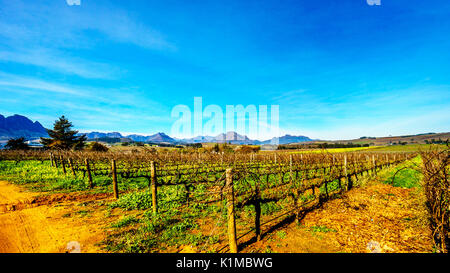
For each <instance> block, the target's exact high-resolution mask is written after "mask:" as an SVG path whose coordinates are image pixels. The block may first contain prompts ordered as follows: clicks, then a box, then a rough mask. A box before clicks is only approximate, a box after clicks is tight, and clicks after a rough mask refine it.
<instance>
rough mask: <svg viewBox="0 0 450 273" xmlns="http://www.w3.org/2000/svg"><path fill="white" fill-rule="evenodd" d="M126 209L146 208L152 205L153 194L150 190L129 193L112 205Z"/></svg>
mask: <svg viewBox="0 0 450 273" xmlns="http://www.w3.org/2000/svg"><path fill="white" fill-rule="evenodd" d="M110 206H111V207H112V208H122V209H124V210H145V209H149V208H151V207H152V195H151V194H150V193H149V192H148V191H144V192H134V193H128V194H125V195H122V196H120V198H119V200H117V201H116V202H114V203H112V204H111V205H110Z"/></svg>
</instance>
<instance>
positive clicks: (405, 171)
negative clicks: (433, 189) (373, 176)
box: [381, 157, 423, 188]
mask: <svg viewBox="0 0 450 273" xmlns="http://www.w3.org/2000/svg"><path fill="white" fill-rule="evenodd" d="M420 162H421V159H420V157H416V158H414V159H413V160H412V161H408V162H405V163H402V164H400V165H398V166H396V167H395V168H392V169H390V170H388V171H387V172H386V173H385V174H383V175H382V176H381V178H382V182H383V183H385V184H390V185H392V186H394V187H402V188H417V187H421V181H422V177H423V175H422V173H421V171H420V170H419V169H418V168H417V166H418V164H420Z"/></svg>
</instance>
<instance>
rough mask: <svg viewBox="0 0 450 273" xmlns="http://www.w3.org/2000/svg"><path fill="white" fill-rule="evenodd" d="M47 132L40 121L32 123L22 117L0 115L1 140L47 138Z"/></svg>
mask: <svg viewBox="0 0 450 273" xmlns="http://www.w3.org/2000/svg"><path fill="white" fill-rule="evenodd" d="M46 136H47V130H46V129H45V128H44V127H43V126H42V125H41V123H39V122H38V121H35V122H33V121H31V120H30V119H29V118H27V117H25V116H22V115H18V114H15V115H12V116H9V117H5V116H3V115H0V139H10V138H17V137H25V138H27V139H31V138H39V137H46Z"/></svg>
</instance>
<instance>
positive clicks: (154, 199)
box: [150, 161, 158, 214]
mask: <svg viewBox="0 0 450 273" xmlns="http://www.w3.org/2000/svg"><path fill="white" fill-rule="evenodd" d="M150 175H151V186H150V187H151V191H152V209H153V214H156V213H157V212H158V199H157V185H156V166H155V161H152V162H150Z"/></svg>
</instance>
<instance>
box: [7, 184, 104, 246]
mask: <svg viewBox="0 0 450 273" xmlns="http://www.w3.org/2000/svg"><path fill="white" fill-rule="evenodd" d="M85 203H86V201H85V200H83V202H79V201H77V200H64V199H63V200H61V198H49V197H48V196H43V197H42V196H38V194H36V193H30V192H26V191H24V190H23V189H22V188H21V187H19V186H16V185H11V184H9V183H7V182H4V181H0V253H61V252H68V251H69V250H71V251H77V250H78V249H79V250H80V251H81V252H102V250H101V249H100V247H98V246H96V243H98V242H100V241H101V240H102V239H103V238H104V234H105V230H104V226H105V222H104V217H103V215H104V212H102V211H101V210H100V211H99V210H94V209H90V207H86V206H85ZM92 203H94V202H92ZM91 206H95V204H93V205H91ZM68 246H69V248H70V249H69V250H68ZM78 246H79V247H78Z"/></svg>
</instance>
